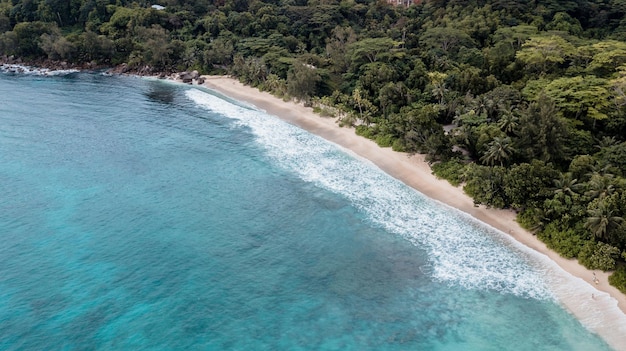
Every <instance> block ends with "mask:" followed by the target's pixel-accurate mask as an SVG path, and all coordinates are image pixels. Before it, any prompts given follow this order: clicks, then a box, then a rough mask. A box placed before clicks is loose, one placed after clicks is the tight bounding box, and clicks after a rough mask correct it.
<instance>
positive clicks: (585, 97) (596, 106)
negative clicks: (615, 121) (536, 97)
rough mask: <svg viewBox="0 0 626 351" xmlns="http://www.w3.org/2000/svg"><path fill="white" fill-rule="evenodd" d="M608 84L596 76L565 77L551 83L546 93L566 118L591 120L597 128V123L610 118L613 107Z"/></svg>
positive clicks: (546, 88) (545, 90)
mask: <svg viewBox="0 0 626 351" xmlns="http://www.w3.org/2000/svg"><path fill="white" fill-rule="evenodd" d="M607 83H608V82H607V81H606V80H604V79H601V78H597V77H595V76H587V77H582V76H576V77H571V78H570V77H564V78H558V79H555V80H553V81H552V82H550V83H549V84H548V85H547V86H546V87H545V89H544V92H545V94H546V95H547V96H548V97H550V98H551V99H552V100H554V102H555V103H556V106H557V107H558V108H559V109H560V110H561V111H563V113H565V115H566V116H568V117H571V118H576V119H581V118H590V119H591V120H592V121H593V124H594V126H595V123H596V121H600V120H604V119H607V118H608V113H609V112H610V108H611V107H612V106H613V104H612V103H611V100H612V99H611V94H610V93H609V90H608V89H607Z"/></svg>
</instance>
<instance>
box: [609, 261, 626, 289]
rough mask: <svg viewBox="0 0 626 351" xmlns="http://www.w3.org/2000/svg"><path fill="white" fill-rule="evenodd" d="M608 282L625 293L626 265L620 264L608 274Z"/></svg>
mask: <svg viewBox="0 0 626 351" xmlns="http://www.w3.org/2000/svg"><path fill="white" fill-rule="evenodd" d="M609 284H611V285H613V286H614V287H616V288H617V289H618V290H619V291H621V292H623V293H624V294H626V266H620V267H618V268H617V270H616V271H615V272H614V273H613V274H611V275H610V276H609Z"/></svg>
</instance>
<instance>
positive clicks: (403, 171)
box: [202, 76, 626, 350]
mask: <svg viewBox="0 0 626 351" xmlns="http://www.w3.org/2000/svg"><path fill="white" fill-rule="evenodd" d="M202 77H203V78H204V83H203V84H202V86H204V87H206V88H208V89H210V90H213V91H216V92H218V93H220V94H223V95H225V96H228V97H230V98H234V99H236V100H239V101H242V102H246V103H250V104H252V105H254V106H256V107H257V108H260V109H262V110H264V111H266V112H267V113H269V114H271V115H274V116H276V117H278V118H280V119H282V120H284V121H286V122H288V123H291V124H294V125H296V126H298V127H300V128H302V129H304V130H307V131H308V132H310V133H313V134H316V135H318V136H320V137H322V138H324V139H326V140H328V141H330V142H333V143H335V144H337V145H339V146H342V147H344V148H346V149H348V150H350V151H352V152H353V153H355V154H356V155H358V156H360V157H363V158H365V159H367V160H369V161H370V162H372V163H374V164H375V165H376V166H377V167H379V168H380V169H382V170H383V171H384V172H386V173H388V174H389V175H391V176H393V177H394V178H396V179H398V180H400V181H402V182H403V183H405V184H406V185H408V186H410V187H412V188H414V189H415V190H417V191H419V192H421V193H422V194H424V195H426V196H427V197H429V198H431V199H434V200H437V201H439V202H442V203H444V204H446V205H448V206H451V207H453V208H456V209H458V210H460V211H462V212H464V213H467V214H469V215H470V216H472V217H474V218H476V219H478V220H479V221H481V222H483V223H486V224H487V225H489V226H491V227H493V228H496V229H498V230H500V231H501V232H503V233H508V235H509V236H510V237H511V238H512V239H514V240H515V241H517V242H518V243H520V244H522V245H524V246H526V247H528V248H530V249H531V250H533V251H534V252H537V253H539V254H541V255H543V256H544V257H546V258H547V259H549V260H550V261H551V262H553V263H554V264H556V265H558V266H559V267H560V269H562V270H563V271H565V272H567V273H569V274H570V275H571V276H573V277H575V278H578V281H577V282H576V283H578V285H577V287H580V289H578V290H580V291H571V290H570V289H568V288H566V287H563V291H560V292H557V295H559V298H560V299H561V302H562V303H563V305H564V307H565V308H566V309H567V310H569V311H570V312H571V313H572V314H573V315H574V316H576V317H577V318H578V319H579V320H581V321H586V322H587V323H585V324H586V325H587V327H588V328H590V329H591V330H593V331H594V332H596V333H598V334H599V335H601V336H602V337H603V338H604V339H605V340H607V342H608V343H609V345H611V346H612V347H613V348H615V349H617V350H621V349H623V350H626V325H623V324H624V323H623V321H624V320H626V295H624V294H622V293H621V292H620V291H619V290H617V289H616V288H615V287H613V286H611V285H609V283H608V276H609V274H608V273H605V272H602V271H599V270H595V271H592V270H588V269H587V268H585V267H583V266H582V265H580V264H579V263H578V262H577V261H576V260H570V259H565V258H563V257H561V256H559V255H558V254H557V253H556V252H554V251H552V250H550V249H549V248H548V247H547V246H546V245H545V244H544V243H543V242H541V241H540V240H539V239H538V238H537V237H536V236H535V235H533V234H532V233H530V232H528V231H526V230H525V229H523V228H522V227H521V226H520V225H519V224H518V223H517V222H516V220H515V213H514V212H513V211H511V210H500V209H493V208H486V207H485V206H478V207H477V206H475V205H474V202H473V200H472V199H471V198H470V197H469V196H467V195H466V194H465V193H464V192H463V190H462V189H461V188H460V187H454V186H453V185H451V184H450V183H448V182H447V181H446V180H442V179H438V178H436V177H435V176H434V175H433V174H432V172H431V169H430V166H429V165H428V163H427V162H426V161H425V157H424V155H420V154H416V155H409V154H406V153H400V152H396V151H393V150H391V148H381V147H379V146H378V145H377V144H376V143H375V142H374V141H372V140H369V139H366V138H363V137H360V136H358V135H356V134H355V132H354V129H353V128H342V127H339V126H338V125H337V124H336V122H335V119H334V118H327V117H321V116H319V115H318V114H316V113H314V112H313V109H312V108H308V107H304V106H303V104H299V103H295V102H293V101H289V102H285V101H283V100H282V99H280V98H278V97H276V96H273V95H271V94H270V93H267V92H261V91H259V90H258V89H256V88H253V87H250V86H246V85H244V84H242V83H240V82H239V81H238V80H236V79H234V78H231V77H228V76H202ZM594 274H595V276H596V277H598V279H599V283H598V284H593V283H592V280H593V277H594ZM572 280H575V279H572ZM592 294H593V295H592ZM598 319H602V320H601V321H600V320H598ZM620 325H622V326H621V329H624V330H623V332H622V330H621V329H620Z"/></svg>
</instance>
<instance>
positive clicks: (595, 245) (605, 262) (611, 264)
mask: <svg viewBox="0 0 626 351" xmlns="http://www.w3.org/2000/svg"><path fill="white" fill-rule="evenodd" d="M619 254H620V250H619V249H618V248H616V247H613V246H611V245H609V244H605V243H602V242H592V241H588V242H587V243H586V244H585V245H584V246H583V247H582V249H581V250H580V253H579V255H578V262H580V264H582V265H583V266H585V267H587V268H589V269H601V270H603V271H610V270H613V269H615V263H616V262H615V259H616V258H618V257H619Z"/></svg>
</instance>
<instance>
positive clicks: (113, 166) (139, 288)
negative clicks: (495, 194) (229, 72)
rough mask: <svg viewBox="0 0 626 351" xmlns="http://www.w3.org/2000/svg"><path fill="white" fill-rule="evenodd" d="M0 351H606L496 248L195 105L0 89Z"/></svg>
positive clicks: (138, 86) (330, 157) (101, 84)
mask: <svg viewBox="0 0 626 351" xmlns="http://www.w3.org/2000/svg"><path fill="white" fill-rule="evenodd" d="M0 235H1V237H0V350H381V351H384V350H469V351H471V350H586V351H588V350H608V349H610V348H609V347H608V346H607V344H606V343H605V342H604V341H603V340H602V339H601V338H599V337H598V336H596V335H595V334H593V333H591V332H589V331H588V330H587V329H586V328H585V327H584V326H583V325H582V324H581V323H580V322H579V321H578V320H576V319H575V318H574V317H573V316H571V315H570V314H569V313H567V312H566V311H565V310H564V309H563V308H562V307H561V306H560V303H559V302H558V300H557V299H556V298H555V294H554V293H553V292H552V290H551V288H550V280H549V278H547V277H546V274H545V267H544V266H543V264H542V263H541V262H540V261H538V260H536V259H534V258H533V255H532V253H529V252H527V250H526V251H525V250H523V249H520V247H519V245H515V244H514V243H511V242H510V240H508V239H507V238H506V237H504V236H503V235H501V234H500V233H498V232H496V231H494V230H491V229H489V228H487V227H485V226H483V225H482V224H480V223H478V222H476V221H473V220H471V219H470V218H468V217H467V216H465V215H463V214H460V213H459V212H457V211H454V210H452V209H450V208H448V207H446V206H444V205H441V204H439V203H436V202H434V201H431V200H429V199H427V198H425V197H423V196H422V195H420V194H419V193H417V192H415V191H414V190H412V189H410V188H408V187H406V186H404V185H403V184H401V183H400V182H398V181H396V180H394V179H393V178H390V177H389V176H387V175H386V174H384V173H382V172H381V171H379V170H378V169H377V168H375V167H374V166H372V165H370V164H369V163H368V162H365V161H363V160H360V159H358V158H355V157H353V156H352V155H350V154H349V153H347V152H346V151H344V150H342V149H340V148H338V147H336V146H334V145H332V144H329V143H327V142H325V141H323V140H322V139H320V138H318V137H316V136H313V135H311V134H308V133H306V132H304V131H302V130H300V129H298V128H295V127H293V126H290V125H288V124H286V123H284V122H281V121H280V120H278V119H276V118H275V117H272V116H268V115H267V114H265V113H263V112H261V111H257V110H255V109H253V108H251V107H247V106H245V105H244V104H241V103H237V102H234V101H232V100H228V99H226V98H224V97H220V96H216V95H213V94H211V93H210V92H208V91H205V90H198V89H196V88H192V87H188V86H181V85H174V84H170V83H166V82H161V81H150V80H142V79H138V78H129V77H108V76H103V75H99V74H86V73H71V74H67V75H59V76H51V77H44V76H37V75H24V74H20V75H15V74H7V73H4V74H0Z"/></svg>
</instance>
